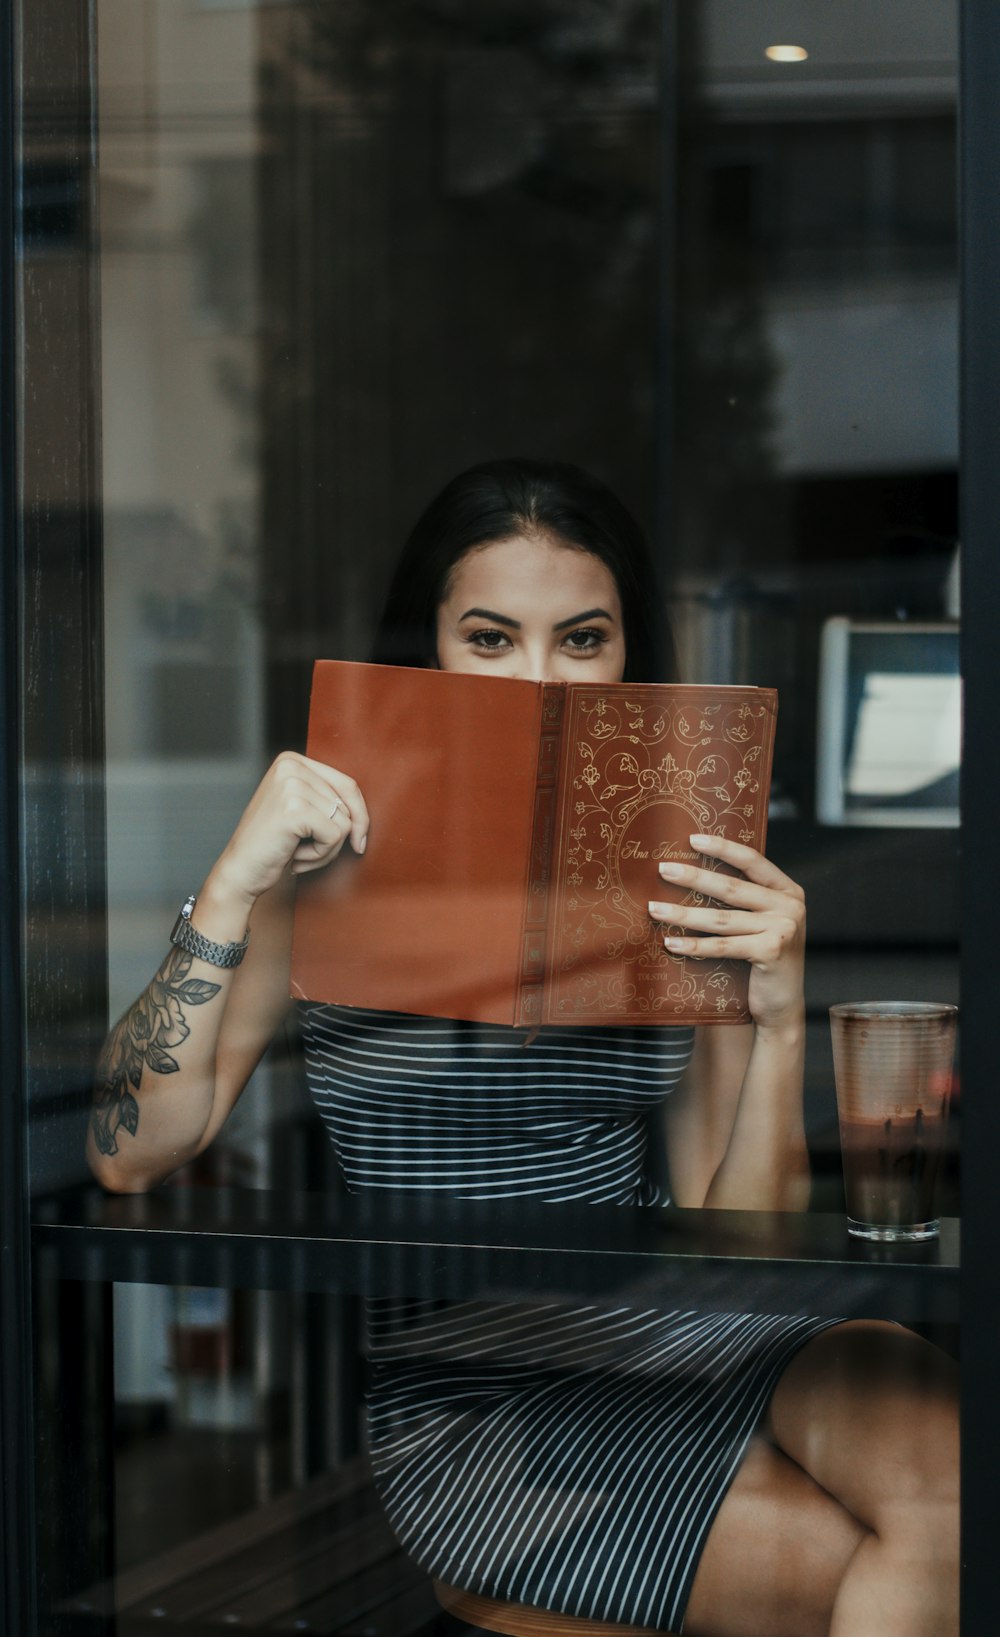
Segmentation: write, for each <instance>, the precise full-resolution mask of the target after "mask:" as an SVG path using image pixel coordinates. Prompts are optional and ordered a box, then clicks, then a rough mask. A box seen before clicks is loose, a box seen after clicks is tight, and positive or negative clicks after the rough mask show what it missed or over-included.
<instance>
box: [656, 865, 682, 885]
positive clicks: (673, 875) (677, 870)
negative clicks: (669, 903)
mask: <svg viewBox="0 0 1000 1637" xmlns="http://www.w3.org/2000/svg"><path fill="white" fill-rule="evenodd" d="M683 870H684V865H683V864H661V865H660V874H661V875H665V876H666V877H667V879H668V880H669V881H675V880H676V879H677V877H678V876H679V875H681V874H682V873H683Z"/></svg>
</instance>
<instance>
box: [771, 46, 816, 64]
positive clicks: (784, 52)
mask: <svg viewBox="0 0 1000 1637" xmlns="http://www.w3.org/2000/svg"><path fill="white" fill-rule="evenodd" d="M764 55H765V57H770V59H771V61H772V62H773V63H804V62H805V60H806V58H807V57H808V55H809V53H808V51H807V50H806V48H805V46H802V45H769V46H768V47H767V48H766V49H765V51H764Z"/></svg>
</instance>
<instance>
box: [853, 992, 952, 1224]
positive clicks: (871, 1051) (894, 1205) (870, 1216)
mask: <svg viewBox="0 0 1000 1637" xmlns="http://www.w3.org/2000/svg"><path fill="white" fill-rule="evenodd" d="M957 1016H958V1008H957V1007H955V1006H950V1005H948V1004H946V1003H944V1002H940V1003H939V1002H931V1001H923V1002H921V1001H861V1002H848V1003H846V1004H844V1005H841V1006H831V1007H830V1027H831V1030H832V1033H833V1066H834V1073H835V1075H836V1081H837V1111H838V1114H839V1116H840V1147H841V1153H842V1156H843V1162H844V1188H845V1192H846V1195H847V1231H848V1233H850V1234H853V1235H855V1236H856V1237H857V1238H859V1239H878V1240H890V1241H893V1240H920V1239H933V1238H934V1237H935V1236H936V1235H937V1233H938V1231H939V1228H940V1223H939V1220H938V1213H937V1208H936V1205H935V1191H936V1183H937V1177H938V1171H939V1169H940V1162H941V1155H942V1153H943V1151H944V1140H945V1132H946V1130H947V1124H948V1108H949V1103H950V1099H951V1082H952V1059H953V1056H954V1051H955V1023H956V1019H957Z"/></svg>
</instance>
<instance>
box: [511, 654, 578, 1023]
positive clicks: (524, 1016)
mask: <svg viewBox="0 0 1000 1637" xmlns="http://www.w3.org/2000/svg"><path fill="white" fill-rule="evenodd" d="M566 691H567V690H566V685H565V683H562V682H546V683H543V684H542V707H541V725H540V728H539V735H538V765H537V768H536V771H535V811H534V816H533V820H532V826H531V845H530V852H529V855H528V879H527V886H526V888H525V903H524V931H523V936H522V940H521V973H520V981H519V983H518V991H517V1005H516V1006H515V1009H514V1021H515V1024H516V1026H517V1027H518V1028H528V1029H534V1028H537V1027H538V1026H539V1024H540V1023H541V1021H542V999H543V991H544V987H545V983H546V980H547V977H548V954H549V947H548V946H549V935H548V926H549V892H550V888H551V885H552V869H553V863H554V848H555V824H556V811H557V807H558V797H559V789H558V779H559V763H560V760H561V753H562V740H563V724H564V722H565V719H566Z"/></svg>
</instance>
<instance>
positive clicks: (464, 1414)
mask: <svg viewBox="0 0 1000 1637" xmlns="http://www.w3.org/2000/svg"><path fill="white" fill-rule="evenodd" d="M299 1011H300V1018H301V1023H302V1032H303V1040H304V1045H305V1053H306V1066H307V1072H308V1077H309V1083H310V1088H311V1091H312V1095H313V1097H314V1099H315V1101H316V1104H317V1107H318V1108H319V1111H320V1113H321V1114H322V1116H323V1119H324V1122H325V1123H326V1126H327V1129H328V1131H329V1133H330V1136H331V1138H332V1139H333V1142H334V1144H335V1146H336V1149H337V1153H338V1155H339V1158H340V1162H341V1164H342V1166H343V1171H344V1176H345V1179H346V1181H347V1184H348V1187H349V1188H351V1189H352V1190H356V1191H361V1190H368V1189H393V1190H397V1191H398V1190H400V1189H413V1190H418V1191H421V1192H426V1191H428V1190H432V1191H435V1192H437V1193H439V1194H447V1195H449V1196H451V1197H453V1198H460V1199H479V1200H483V1199H487V1200H488V1199H491V1198H505V1199H506V1198H515V1197H534V1198H536V1199H541V1200H545V1201H551V1202H558V1201H567V1200H575V1201H589V1202H593V1203H598V1202H603V1203H607V1202H615V1203H618V1204H646V1203H650V1204H651V1203H656V1202H657V1192H656V1189H655V1187H654V1186H653V1185H651V1184H650V1183H649V1182H648V1180H647V1178H646V1176H645V1169H644V1167H645V1157H646V1116H647V1114H648V1112H649V1110H650V1109H651V1108H653V1107H655V1106H656V1105H657V1104H659V1103H660V1102H662V1100H663V1098H664V1097H665V1096H667V1095H669V1093H670V1091H671V1090H672V1089H673V1087H674V1086H675V1085H676V1084H677V1082H678V1080H679V1078H680V1076H681V1074H682V1073H683V1070H684V1068H685V1066H686V1064H687V1061H688V1059H689V1057H690V1053H691V1047H692V1039H693V1036H692V1031H691V1030H689V1029H668V1028H665V1029H617V1028H615V1029H611V1028H609V1029H601V1028H588V1029H550V1030H542V1031H540V1032H539V1033H538V1035H537V1036H535V1037H533V1038H526V1037H525V1035H524V1034H523V1033H519V1032H518V1031H515V1030H511V1029H502V1028H490V1027H485V1026H480V1025H474V1024H468V1023H460V1022H447V1021H441V1020H439V1019H431V1018H415V1017H409V1016H404V1015H403V1014H395V1013H380V1012H369V1011H363V1010H359V1009H355V1008H350V1009H349V1008H341V1007H332V1006H325V1005H320V1004H318V1003H314V1002H310V1003H304V1004H302V1005H300V1008H299ZM370 1308H371V1311H370V1324H371V1350H372V1356H373V1361H374V1374H373V1387H372V1393H371V1397H370V1405H369V1438H370V1445H371V1453H372V1461H373V1467H374V1470H375V1475H376V1480H377V1482H378V1485H379V1490H380V1493H381V1496H382V1500H383V1503H384V1505H385V1508H386V1512H387V1514H388V1517H389V1520H390V1522H391V1524H392V1526H393V1528H394V1530H395V1531H396V1533H397V1535H398V1536H399V1538H400V1540H401V1542H402V1544H403V1545H404V1547H406V1549H407V1550H408V1551H409V1552H410V1553H411V1555H412V1556H413V1557H414V1558H415V1559H416V1561H417V1562H418V1563H419V1564H420V1565H421V1566H422V1567H423V1568H425V1569H426V1571H427V1572H428V1573H429V1574H431V1575H433V1576H435V1577H436V1578H438V1579H440V1580H444V1581H446V1582H448V1583H449V1584H452V1585H455V1586H459V1587H461V1588H463V1589H464V1590H468V1591H474V1592H478V1593H480V1594H481V1595H483V1596H488V1597H496V1598H502V1599H505V1600H507V1601H511V1602H520V1603H528V1604H533V1605H536V1606H538V1607H541V1608H547V1609H555V1610H558V1611H560V1612H562V1613H566V1614H573V1615H580V1616H583V1617H586V1618H592V1619H598V1620H605V1621H615V1622H622V1623H626V1624H630V1625H637V1626H646V1627H651V1628H659V1629H665V1630H669V1631H674V1632H680V1631H681V1630H682V1628H683V1621H684V1611H685V1608H686V1605H687V1599H688V1595H689V1593H690V1589H691V1584H692V1581H693V1579H694V1575H695V1571H696V1569H697V1566H698V1560H699V1557H700V1554H701V1550H702V1548H703V1546H704V1543H705V1539H706V1537H707V1534H708V1530H709V1528H710V1527H711V1524H712V1520H713V1518H714V1517H715V1514H716V1512H717V1510H718V1508H719V1506H720V1505H721V1502H722V1500H723V1498H724V1496H725V1493H726V1489H727V1487H728V1485H729V1482H730V1481H731V1479H732V1477H733V1475H734V1473H735V1472H736V1470H737V1468H738V1466H739V1463H740V1461H741V1459H742V1457H743V1454H744V1451H745V1449H746V1445H747V1442H748V1440H749V1438H750V1436H751V1434H752V1432H753V1430H754V1428H755V1427H756V1425H757V1424H758V1422H759V1420H760V1418H761V1415H762V1414H763V1412H764V1409H765V1408H766V1405H767V1402H768V1400H769V1398H770V1395H771V1393H772V1391H773V1389H774V1386H775V1384H776V1382H777V1380H778V1378H779V1376H780V1374H781V1372H782V1370H783V1369H784V1367H785V1365H786V1364H787V1363H788V1361H789V1359H790V1358H791V1357H792V1355H793V1354H794V1352H795V1351H796V1350H797V1349H798V1348H799V1347H800V1346H801V1345H802V1344H803V1342H805V1341H807V1340H808V1339H809V1337H810V1336H812V1335H815V1334H816V1333H817V1332H818V1331H820V1330H822V1329H823V1328H825V1327H826V1326H827V1325H828V1324H829V1323H831V1322H834V1321H831V1320H826V1319H817V1318H813V1317H808V1316H802V1317H801V1318H789V1317H787V1316H774V1315H770V1316H769V1315H761V1314H746V1313H744V1314H731V1313H730V1314H714V1315H705V1314H699V1313H683V1312H670V1313H664V1312H662V1311H659V1310H657V1309H654V1308H648V1307H644V1306H643V1305H641V1304H637V1305H635V1306H628V1307H621V1306H618V1307H615V1306H611V1305H608V1306H596V1305H595V1306H587V1307H581V1306H576V1305H570V1304H568V1303H567V1304H562V1303H534V1304H532V1303H523V1302H519V1303H518V1304H517V1305H512V1304H501V1303H491V1302H474V1301H466V1302H460V1303H455V1302H451V1303H446V1302H428V1301H419V1302H415V1301H394V1300H392V1299H390V1298H386V1299H384V1300H380V1301H376V1302H373V1303H371V1304H370Z"/></svg>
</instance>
